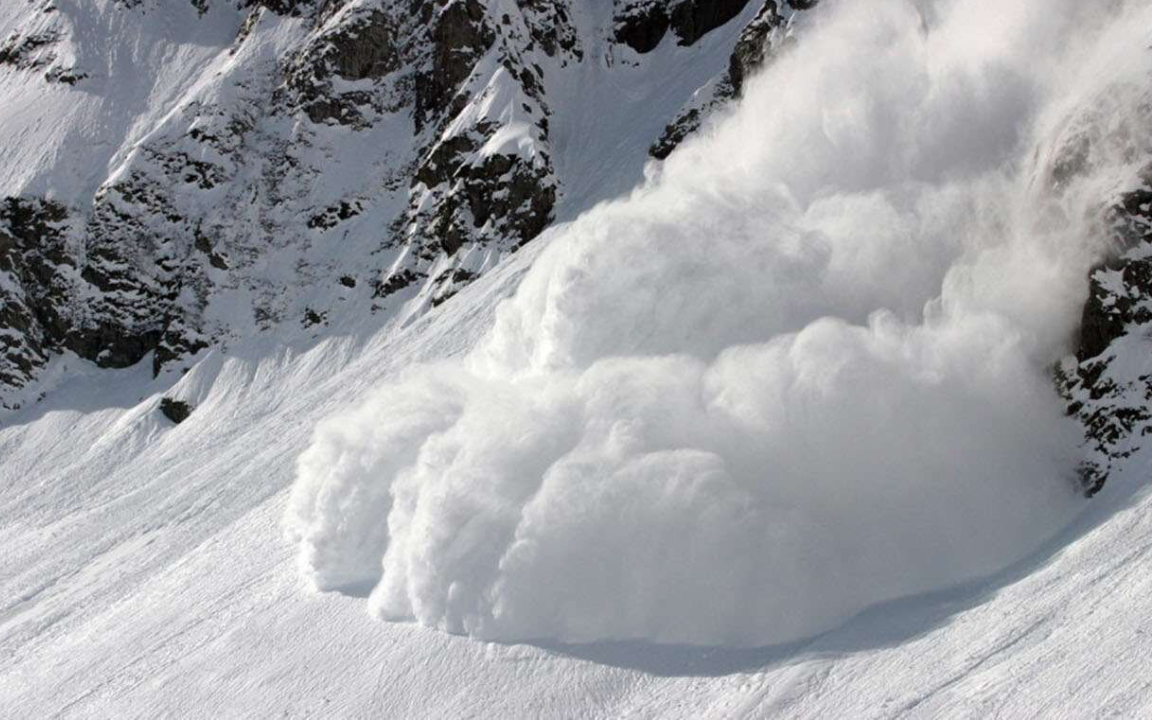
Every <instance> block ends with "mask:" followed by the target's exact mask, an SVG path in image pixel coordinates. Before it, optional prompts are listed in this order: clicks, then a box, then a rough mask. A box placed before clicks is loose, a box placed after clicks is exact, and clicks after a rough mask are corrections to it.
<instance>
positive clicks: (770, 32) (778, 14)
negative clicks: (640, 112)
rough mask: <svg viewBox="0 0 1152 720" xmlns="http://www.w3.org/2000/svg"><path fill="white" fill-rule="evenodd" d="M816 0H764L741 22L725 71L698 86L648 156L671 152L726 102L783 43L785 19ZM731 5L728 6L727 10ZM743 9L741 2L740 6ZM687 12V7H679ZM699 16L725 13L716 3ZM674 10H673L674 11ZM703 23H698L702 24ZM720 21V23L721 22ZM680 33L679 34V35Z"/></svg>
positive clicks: (669, 153)
mask: <svg viewBox="0 0 1152 720" xmlns="http://www.w3.org/2000/svg"><path fill="white" fill-rule="evenodd" d="M816 4H817V0H793V1H791V2H788V1H787V0H780V2H777V0H764V4H763V5H762V6H761V8H760V11H759V12H758V13H757V14H756V17H755V18H753V19H752V21H751V22H749V23H748V25H747V26H745V28H744V30H743V31H742V32H741V33H740V38H739V39H738V40H737V42H736V46H735V48H734V49H733V51H732V55H731V57H730V58H729V60H728V68H727V70H726V71H725V73H724V74H723V75H722V76H720V77H718V78H716V79H715V80H713V82H712V84H711V86H710V87H708V86H706V87H705V88H702V89H701V94H702V97H701V98H697V99H694V100H693V101H692V103H690V104H689V105H687V106H685V107H684V108H683V109H681V111H680V113H679V114H678V115H677V117H676V118H675V119H674V120H673V121H672V122H670V123H669V124H668V126H667V127H665V129H664V132H663V133H662V134H661V136H660V138H659V139H657V140H656V142H654V143H653V144H652V146H651V147H650V148H649V150H648V153H649V155H651V156H652V157H654V158H656V159H658V160H663V159H665V158H667V157H668V156H669V155H671V154H672V151H673V150H675V149H676V148H677V147H678V146H679V145H680V143H681V142H683V141H684V139H685V138H687V137H688V136H689V135H691V134H693V133H694V132H696V131H697V130H699V128H700V127H701V125H702V124H703V123H704V121H705V120H706V119H707V118H708V117H709V116H711V115H713V114H714V113H716V112H717V111H718V110H719V109H721V108H723V107H725V106H727V105H728V104H729V103H731V102H732V101H733V100H734V99H736V98H739V97H740V96H741V95H742V93H743V92H744V82H745V80H746V79H747V78H748V77H749V76H751V75H752V74H753V73H755V72H757V71H758V70H760V69H761V68H762V67H764V65H765V64H766V63H767V62H768V61H769V60H770V59H771V58H772V57H773V56H774V55H775V54H776V53H777V52H778V51H779V50H780V49H781V48H782V47H784V45H785V41H786V40H787V33H786V30H787V28H788V23H789V22H790V21H791V18H792V17H793V16H794V14H795V13H796V11H802V10H810V9H811V8H813V7H815V6H816ZM679 7H684V6H677V8H679ZM732 7H734V5H731V6H729V7H728V11H731V9H732ZM740 9H743V5H741V8H740ZM740 9H737V10H736V11H735V12H733V13H732V16H731V17H735V16H736V15H737V14H739V12H740ZM681 12H682V13H687V12H688V11H687V10H682V11H681ZM699 12H701V13H704V14H703V15H702V17H705V18H711V20H710V21H709V22H712V21H715V20H717V19H719V18H723V17H726V15H725V14H723V13H721V14H716V13H720V12H721V9H720V8H719V7H717V8H713V9H709V10H700V11H699ZM674 14H675V13H674ZM731 17H729V18H728V20H724V21H723V22H728V21H729V20H730V19H731ZM708 24H709V23H705V24H704V25H702V27H706V26H707V25H708ZM721 24H723V23H721ZM681 37H683V36H681Z"/></svg>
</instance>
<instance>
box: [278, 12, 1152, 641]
mask: <svg viewBox="0 0 1152 720" xmlns="http://www.w3.org/2000/svg"><path fill="white" fill-rule="evenodd" d="M1141 5H1142V4H1131V5H1128V6H1125V5H1124V4H1123V3H1083V2H1080V1H1079V0H1023V1H1021V2H1016V3H1004V2H1001V1H1000V0H994V1H993V0H987V1H976V0H955V1H952V2H947V1H942V2H928V1H923V2H917V3H914V2H909V1H907V0H882V1H876V2H868V3H854V2H835V1H834V0H833V1H830V2H826V3H822V4H821V6H820V7H819V8H818V9H817V10H816V11H815V12H814V13H813V14H812V16H811V18H810V20H809V23H810V24H809V25H808V26H806V27H804V28H802V29H803V30H804V34H803V35H802V37H801V39H800V42H799V43H797V45H796V46H795V47H794V48H792V49H791V50H790V51H788V52H787V53H786V54H785V55H784V56H783V57H781V58H780V59H779V60H778V61H777V62H776V63H775V64H774V65H773V66H772V67H771V69H770V70H769V71H768V72H766V73H765V74H763V75H762V76H761V77H759V78H757V79H756V81H755V82H753V83H752V84H751V86H750V87H749V88H748V93H747V97H746V99H745V100H744V101H743V102H742V103H741V105H740V107H739V108H738V110H737V111H736V112H735V113H734V114H733V115H732V116H731V117H729V118H726V119H725V120H724V121H723V122H721V123H720V124H719V125H718V126H717V127H715V128H713V129H712V130H711V131H710V132H709V133H708V134H707V135H706V136H703V137H700V138H698V139H697V140H695V141H694V142H691V143H689V144H687V145H685V146H684V147H683V148H682V149H681V150H679V151H678V152H677V153H675V154H674V155H673V156H672V158H671V159H670V160H669V161H668V162H667V163H666V164H665V165H664V166H663V167H662V168H660V169H659V170H656V171H654V173H655V174H654V176H653V177H651V178H650V179H649V181H648V182H647V183H646V184H645V185H644V186H643V187H641V188H640V189H638V190H636V191H635V192H634V193H633V194H632V195H631V196H630V197H627V198H625V199H621V200H619V201H617V202H613V203H609V204H605V205H601V206H599V207H597V208H595V209H593V210H592V211H590V212H588V213H587V214H585V215H584V216H582V217H581V218H579V219H578V220H577V221H575V222H573V223H572V224H571V225H569V226H566V227H564V228H561V229H560V230H559V231H558V232H557V233H556V234H555V236H554V238H553V239H552V240H551V244H550V245H549V246H548V247H547V249H546V250H545V251H544V252H543V253H542V254H541V256H540V257H539V258H538V260H537V261H536V262H535V264H534V266H533V267H532V269H531V270H530V271H529V272H528V274H527V275H526V277H525V278H524V280H523V282H522V284H521V286H520V288H519V290H518V292H517V293H516V295H515V296H514V297H512V298H510V299H509V300H507V301H506V302H505V303H504V304H503V305H502V306H501V307H500V309H499V311H498V314H497V322H496V324H495V326H494V327H493V328H492V330H491V331H490V333H489V335H488V336H487V337H486V338H485V339H484V340H483V341H482V342H481V343H480V344H479V345H478V346H477V347H476V348H475V349H474V350H473V351H472V352H471V354H470V355H468V356H467V357H465V358H464V359H462V360H459V361H452V362H447V363H443V364H437V365H431V366H424V367H416V368H412V369H410V370H409V371H408V372H406V373H405V374H404V375H403V376H401V377H400V378H399V379H397V380H396V381H395V382H394V383H392V384H390V385H388V386H386V387H381V388H380V389H379V390H378V392H376V393H375V395H374V396H373V397H371V398H369V399H367V400H366V401H365V402H364V403H363V404H362V405H361V406H360V407H358V408H356V409H353V410H351V411H349V412H346V413H344V414H341V415H338V416H336V417H333V418H331V419H329V420H327V421H326V422H325V423H324V424H323V425H322V426H321V427H320V428H319V429H318V430H317V432H316V435H315V439H314V442H313V444H312V446H311V447H310V448H308V450H307V451H306V452H305V453H304V454H303V455H302V457H301V458H300V461H299V478H298V480H297V484H296V487H295V490H294V493H293V498H292V502H291V506H290V508H289V511H288V517H287V524H288V527H289V530H290V532H291V534H292V535H293V536H294V537H296V538H298V540H299V542H300V544H301V547H302V565H303V568H304V572H305V573H306V574H307V575H308V577H309V578H311V579H312V580H313V581H314V583H315V585H316V586H317V587H318V588H321V589H341V588H371V596H370V599H369V605H370V607H371V609H372V611H373V612H375V613H377V614H379V615H380V616H381V617H384V618H390V619H391V618H415V619H416V620H418V621H419V622H421V623H424V624H427V625H430V626H436V627H441V628H444V629H446V630H449V631H451V632H467V633H470V634H473V635H475V636H477V637H482V638H494V639H502V640H517V639H527V638H539V639H543V638H551V639H558V640H561V641H567V642H588V641H595V640H603V639H625V638H642V639H647V640H652V641H656V642H668V643H694V644H723V645H762V644H772V643H778V642H785V641H789V640H793V639H797V638H800V637H804V636H807V635H810V634H812V633H816V632H820V631H822V630H825V629H827V628H830V627H833V626H834V625H836V624H838V623H840V622H842V621H843V620H844V619H846V618H848V617H850V616H851V615H853V614H855V613H857V612H859V611H860V610H862V609H864V608H865V607H867V606H869V605H872V604H874V603H877V602H879V601H883V600H886V599H890V598H894V597H899V596H903V595H908V594H912V593H919V592H924V591H928V590H932V589H935V588H941V587H944V586H948V585H951V584H954V583H957V582H960V581H963V580H966V579H970V578H973V577H977V576H981V575H985V574H988V573H990V572H993V571H995V570H997V569H999V568H1001V567H1003V566H1005V565H1006V564H1008V563H1010V562H1012V561H1014V560H1016V559H1019V558H1020V557H1022V556H1023V555H1025V554H1027V553H1029V552H1030V551H1031V550H1033V549H1035V548H1036V547H1037V546H1038V545H1039V544H1040V543H1041V542H1043V541H1044V540H1045V539H1046V538H1048V537H1050V536H1051V535H1052V534H1053V533H1054V532H1056V531H1057V530H1058V529H1060V528H1061V527H1063V526H1064V525H1065V524H1066V523H1067V522H1068V521H1069V519H1070V518H1071V516H1072V515H1073V514H1074V513H1075V512H1076V511H1077V510H1078V509H1079V507H1080V501H1079V500H1078V496H1077V494H1076V493H1075V491H1074V483H1073V480H1072V478H1073V476H1074V469H1075V466H1076V462H1077V458H1076V454H1075V453H1076V450H1075V448H1076V447H1077V445H1078V442H1079V438H1078V436H1077V431H1076V429H1075V428H1074V427H1073V426H1072V424H1071V423H1070V421H1068V420H1067V419H1066V418H1064V416H1063V413H1062V408H1061V404H1060V402H1059V400H1058V398H1057V396H1056V394H1055V393H1054V391H1053V389H1052V381H1051V368H1052V365H1053V363H1054V362H1055V361H1057V360H1059V359H1060V357H1061V356H1062V355H1064V354H1065V353H1067V352H1068V351H1069V349H1070V342H1071V338H1072V337H1073V336H1074V332H1075V323H1076V321H1077V319H1078V317H1079V307H1080V306H1081V305H1082V303H1083V299H1084V297H1085V293H1086V281H1085V277H1086V273H1087V270H1088V268H1089V267H1090V266H1091V265H1092V263H1093V262H1094V261H1095V260H1097V259H1098V258H1099V256H1100V253H1101V252H1102V251H1103V249H1104V248H1103V247H1101V246H1102V245H1103V240H1102V238H1103V237H1104V236H1105V234H1104V233H1103V232H1101V231H1100V229H1099V228H1098V227H1096V226H1095V225H1094V224H1093V221H1092V218H1096V217H1098V216H1099V212H1098V209H1099V207H1100V206H1101V204H1102V203H1103V202H1105V201H1106V200H1108V199H1109V195H1108V194H1109V192H1114V191H1116V190H1117V189H1118V188H1119V184H1120V183H1122V182H1123V181H1124V180H1125V179H1127V178H1128V177H1129V176H1130V174H1131V171H1132V168H1129V167H1127V166H1126V165H1125V163H1126V162H1128V161H1130V158H1132V157H1136V156H1138V155H1139V153H1135V152H1133V150H1134V147H1133V143H1136V142H1138V138H1139V137H1141V136H1144V137H1147V133H1146V132H1142V133H1125V130H1132V129H1134V126H1132V125H1131V124H1132V123H1136V122H1140V119H1141V112H1142V111H1141V108H1142V107H1144V110H1145V111H1146V107H1147V100H1148V98H1146V97H1143V96H1142V95H1140V93H1139V92H1138V91H1137V90H1136V89H1134V88H1139V87H1140V86H1141V84H1140V83H1126V82H1125V79H1126V77H1129V78H1131V79H1139V80H1140V81H1141V83H1142V84H1143V85H1145V86H1146V85H1147V83H1146V82H1144V78H1145V76H1146V74H1147V73H1148V72H1149V63H1148V57H1147V55H1148V53H1147V52H1146V51H1145V50H1144V48H1145V47H1147V44H1148V42H1147V41H1148V39H1149V38H1148V37H1147V36H1146V33H1144V32H1141V31H1139V29H1140V28H1148V27H1152V22H1150V20H1152V17H1150V13H1149V11H1148V10H1147V8H1145V7H1141ZM1126 73H1129V74H1130V75H1127V76H1126ZM1104 98H1106V99H1107V100H1108V103H1109V112H1108V113H1107V117H1103V116H1101V117H1096V116H1095V115H1093V114H1092V113H1091V112H1086V111H1091V110H1092V108H1094V107H1096V106H1098V105H1099V104H1100V103H1101V102H1102V99H1104ZM1069 118H1078V120H1077V121H1076V123H1073V124H1071V125H1070V124H1069V123H1068V122H1067V121H1068V119H1069ZM1094 118H1095V119H1094ZM1077 123H1078V124H1077ZM1073 125H1075V127H1073ZM1070 134H1078V135H1077V136H1078V137H1079V136H1089V137H1108V138H1112V139H1114V140H1115V141H1114V142H1094V143H1092V144H1091V145H1090V147H1091V150H1090V152H1088V154H1087V156H1085V157H1082V158H1081V159H1080V160H1081V163H1080V165H1081V167H1080V174H1079V175H1078V176H1077V177H1076V178H1075V179H1073V180H1072V181H1068V182H1066V183H1065V185H1066V187H1062V188H1060V189H1059V191H1057V190H1054V189H1053V176H1052V174H1051V171H1050V168H1051V167H1052V166H1053V164H1054V162H1055V157H1056V155H1057V154H1058V153H1059V152H1060V150H1061V147H1062V143H1066V142H1071V140H1070V139H1069V138H1070ZM1136 149H1138V150H1139V151H1140V152H1147V148H1142V147H1141V148H1136Z"/></svg>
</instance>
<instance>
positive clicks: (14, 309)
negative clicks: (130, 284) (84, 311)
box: [0, 197, 76, 386]
mask: <svg viewBox="0 0 1152 720" xmlns="http://www.w3.org/2000/svg"><path fill="white" fill-rule="evenodd" d="M67 219H68V212H67V210H66V209H65V208H64V207H63V206H61V205H59V204H57V203H54V202H52V201H49V200H40V199H36V198H14V197H9V198H4V199H3V201H2V202H0V328H3V329H8V330H11V331H14V332H5V333H0V353H2V354H0V382H2V383H6V384H9V385H17V386H18V385H21V384H23V383H24V382H27V380H29V379H30V378H31V377H32V376H33V375H34V373H35V372H36V370H38V369H39V368H40V367H42V366H43V365H44V364H45V363H46V362H47V361H48V358H49V356H50V355H51V354H53V353H55V352H58V351H59V350H60V348H61V346H62V345H63V343H64V341H65V339H66V337H67V333H68V330H69V322H68V319H67V307H68V304H69V302H70V299H71V297H72V296H73V295H74V290H73V288H72V277H73V275H74V273H75V268H76V260H75V258H74V257H73V252H72V251H71V250H70V249H69V247H68V244H67V236H66V228H65V223H66V221H67Z"/></svg>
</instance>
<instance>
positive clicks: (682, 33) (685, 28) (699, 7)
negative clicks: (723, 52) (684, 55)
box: [670, 0, 748, 45]
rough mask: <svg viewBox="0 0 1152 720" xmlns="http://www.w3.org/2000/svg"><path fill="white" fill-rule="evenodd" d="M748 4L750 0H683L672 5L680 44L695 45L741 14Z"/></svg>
mask: <svg viewBox="0 0 1152 720" xmlns="http://www.w3.org/2000/svg"><path fill="white" fill-rule="evenodd" d="M747 4H748V0H683V2H680V3H678V4H676V5H673V6H672V14H671V18H670V19H671V25H672V31H673V32H675V33H676V37H677V40H678V42H679V44H680V45H695V44H696V42H697V41H698V40H699V39H700V38H702V37H704V36H705V35H707V34H708V33H710V32H712V31H713V30H715V29H716V28H718V27H720V26H721V25H725V24H727V23H728V21H730V20H732V19H733V18H735V17H736V16H737V15H739V14H740V12H741V11H742V10H743V9H744V7H745V6H746V5H747Z"/></svg>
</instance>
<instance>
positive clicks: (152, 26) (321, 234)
mask: <svg viewBox="0 0 1152 720" xmlns="http://www.w3.org/2000/svg"><path fill="white" fill-rule="evenodd" d="M813 4H814V3H812V2H800V1H795V2H791V3H787V2H782V3H778V2H775V1H774V0H767V2H758V1H754V2H749V0H725V1H724V2H711V1H709V0H642V1H637V0H598V1H596V2H578V1H577V0H520V1H517V2H511V0H501V1H492V2H481V1H480V0H435V1H431V0H352V1H348V2H338V1H333V0H328V1H323V2H321V1H317V2H309V1H308V0H298V1H294V0H259V1H256V0H251V1H245V2H239V3H229V2H220V1H215V0H193V2H191V4H188V3H184V2H180V0H165V1H158V0H131V1H128V0H99V1H98V2H95V3H93V4H91V7H88V8H86V9H80V8H76V7H74V6H72V5H71V4H69V3H61V2H54V1H53V0H43V1H39V2H32V3H13V4H8V5H6V8H5V10H4V11H3V16H2V18H0V36H4V38H5V39H4V40H3V41H2V43H0V90H2V91H3V92H4V93H5V95H6V97H11V98H13V99H14V101H13V102H10V103H9V105H8V107H7V108H5V109H4V110H0V126H3V127H4V128H5V133H6V135H5V137H4V143H5V146H6V147H5V148H4V149H3V150H0V153H2V155H0V158H2V162H0V165H3V167H4V174H3V176H2V177H0V198H2V199H0V273H3V275H2V276H0V277H2V278H3V281H2V282H0V303H2V308H3V309H2V310H0V337H2V339H3V352H2V354H0V403H3V406H4V407H6V408H16V407H18V406H19V405H20V404H22V403H24V402H27V401H28V400H30V399H34V398H35V397H36V396H37V395H38V394H39V393H40V392H41V390H40V389H39V387H40V386H42V385H43V384H44V383H43V382H42V381H41V379H42V376H43V375H44V373H45V369H46V367H47V366H48V365H49V364H50V362H51V361H52V359H53V358H56V357H59V356H61V354H62V353H71V354H74V355H76V356H78V357H80V358H83V359H85V360H89V361H92V362H94V363H96V364H97V365H99V366H101V367H110V368H115V367H126V366H129V365H133V364H135V363H137V362H140V361H142V360H145V359H148V361H149V362H151V364H152V368H153V372H154V373H157V374H159V373H161V372H164V371H166V370H178V369H180V368H183V367H186V363H185V361H187V360H188V359H189V358H192V357H193V356H195V355H196V354H197V353H199V352H201V351H203V350H206V349H207V348H210V347H219V348H226V347H227V346H228V344H229V342H230V341H234V340H236V339H238V338H241V337H245V336H248V335H251V334H253V333H267V332H271V333H275V334H276V335H277V336H278V337H282V338H288V339H291V338H293V337H304V338H307V337H309V336H312V335H315V334H317V333H319V332H321V330H322V328H323V327H324V326H329V325H334V326H339V325H341V324H342V323H343V322H345V321H348V320H349V318H351V317H354V316H356V315H362V314H365V313H371V314H379V316H380V318H381V320H382V321H384V320H386V319H394V320H398V321H402V320H403V319H404V318H411V317H413V316H415V315H418V314H420V313H422V312H424V311H425V310H427V309H428V308H431V307H434V306H437V305H439V304H440V303H442V302H444V301H445V300H447V299H448V298H449V297H451V296H452V295H453V294H455V293H456V292H457V291H459V289H460V288H461V287H463V286H464V285H466V284H467V283H469V282H471V281H472V280H474V279H475V278H476V277H478V276H479V275H480V274H482V273H484V272H485V271H486V270H488V269H489V268H491V267H493V266H494V265H495V264H497V263H498V262H499V261H500V259H501V258H502V257H505V256H506V255H508V254H509V253H512V252H515V251H516V250H517V249H518V248H520V247H522V246H523V245H524V244H525V243H528V242H530V241H532V240H533V239H534V238H535V237H537V236H538V235H539V234H540V233H541V232H542V231H543V230H544V229H545V228H547V227H548V226H549V225H550V224H552V223H553V222H556V221H558V220H564V219H568V218H571V217H573V216H574V215H575V214H576V213H578V212H579V211H580V210H581V209H584V208H586V207H588V206H589V205H591V204H593V203H594V202H596V201H598V200H601V199H605V198H608V197H612V196H613V195H616V194H619V193H621V192H623V191H625V190H627V189H628V186H627V184H622V183H621V182H616V183H615V184H613V183H612V182H608V183H605V182H603V181H602V180H599V179H598V178H602V177H623V178H631V180H630V182H634V181H637V180H639V179H640V177H641V172H642V170H643V167H644V165H645V163H646V162H648V161H649V160H650V159H651V158H650V157H649V156H648V153H649V152H650V153H651V156H652V157H655V158H664V157H667V155H668V154H669V153H670V152H672V150H673V149H674V148H675V146H676V145H677V144H678V143H680V142H681V141H682V140H683V139H684V138H685V137H687V136H688V135H690V134H691V133H693V132H695V131H697V130H698V129H699V128H700V127H701V125H702V124H703V123H704V122H705V121H706V119H707V118H708V116H710V115H711V114H712V113H714V112H716V111H717V110H718V109H720V108H722V107H723V106H724V105H725V104H726V103H728V102H729V101H730V100H732V99H733V98H735V97H736V96H738V95H739V93H740V87H741V82H742V78H743V77H744V76H745V75H746V74H748V73H750V72H752V71H754V69H755V68H756V67H758V66H759V65H761V64H763V63H764V61H765V59H766V57H767V56H769V55H771V54H772V53H774V52H776V51H777V50H778V49H779V48H780V47H782V45H783V44H784V41H785V40H786V39H787V38H788V37H789V33H790V28H791V26H792V24H793V23H794V22H795V20H796V18H797V16H798V15H799V14H801V13H803V11H804V10H806V9H808V8H810V7H811V6H812V5H813ZM625 129H627V132H624V130H625ZM622 137H627V138H638V139H636V140H634V141H632V142H630V143H627V144H625V145H620V144H619V143H620V138H622ZM610 166H614V167H617V168H625V169H626V171H625V172H618V171H617V172H606V167H610Z"/></svg>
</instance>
